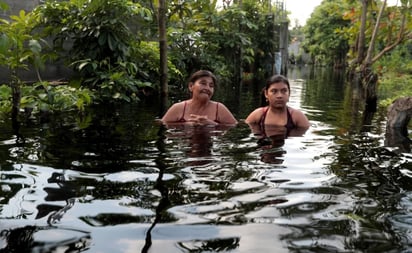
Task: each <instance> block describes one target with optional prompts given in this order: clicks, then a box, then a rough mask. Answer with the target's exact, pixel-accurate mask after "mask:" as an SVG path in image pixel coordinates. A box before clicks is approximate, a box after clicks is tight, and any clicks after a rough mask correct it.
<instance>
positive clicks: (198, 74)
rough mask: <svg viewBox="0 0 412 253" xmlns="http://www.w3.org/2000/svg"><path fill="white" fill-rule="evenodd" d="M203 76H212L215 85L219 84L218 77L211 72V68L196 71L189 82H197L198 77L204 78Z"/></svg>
mask: <svg viewBox="0 0 412 253" xmlns="http://www.w3.org/2000/svg"><path fill="white" fill-rule="evenodd" d="M202 77H211V78H212V80H213V83H214V85H215V88H216V86H217V78H216V76H215V75H214V74H213V73H212V72H210V71H209V70H198V71H196V72H194V73H193V74H192V75H191V76H190V78H189V83H195V82H196V81H197V80H198V79H200V78H202Z"/></svg>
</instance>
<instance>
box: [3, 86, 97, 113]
mask: <svg viewBox="0 0 412 253" xmlns="http://www.w3.org/2000/svg"><path fill="white" fill-rule="evenodd" d="M21 92H22V96H21V100H20V103H21V108H22V109H23V110H25V111H26V112H28V113H29V115H28V116H30V115H38V114H39V113H40V112H48V113H53V112H57V111H59V112H65V111H66V112H67V111H72V110H77V111H84V110H85V108H86V106H88V105H90V104H91V103H92V102H93V97H94V95H93V93H92V92H91V91H90V90H88V89H84V88H79V89H78V88H73V87H70V86H68V85H53V84H50V83H48V82H38V83H35V84H33V85H25V86H23V87H22V89H21ZM10 97H11V88H10V87H9V86H7V85H1V86H0V99H1V100H0V112H1V115H0V117H7V115H8V114H9V113H10V109H11V100H10Z"/></svg>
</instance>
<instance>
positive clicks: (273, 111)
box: [245, 75, 310, 136]
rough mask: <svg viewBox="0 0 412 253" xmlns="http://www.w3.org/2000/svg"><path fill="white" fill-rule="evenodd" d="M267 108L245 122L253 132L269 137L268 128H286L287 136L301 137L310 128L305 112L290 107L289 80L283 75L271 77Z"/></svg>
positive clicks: (267, 83) (250, 116) (267, 92)
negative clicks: (257, 131)
mask: <svg viewBox="0 0 412 253" xmlns="http://www.w3.org/2000/svg"><path fill="white" fill-rule="evenodd" d="M263 92H264V96H265V99H266V102H267V103H268V105H267V106H263V107H259V108H257V109H255V110H254V111H253V112H251V113H250V114H249V116H248V117H247V118H246V120H245V122H246V123H248V124H249V126H251V128H252V130H257V129H258V130H259V131H261V132H262V134H263V135H266V136H270V134H269V135H267V133H265V132H266V128H268V126H276V127H284V128H285V130H286V133H285V134H286V136H290V135H301V134H303V133H305V131H306V130H307V129H308V128H309V126H310V124H309V120H308V118H307V117H306V116H305V114H304V113H303V112H301V111H300V110H298V109H294V108H292V107H289V106H288V105H287V103H288V102H289V97H290V84H289V80H288V79H287V78H286V77H284V76H282V75H274V76H272V77H270V78H269V79H268V80H267V82H266V86H265V88H264V91H263Z"/></svg>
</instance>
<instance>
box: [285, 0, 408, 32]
mask: <svg viewBox="0 0 412 253" xmlns="http://www.w3.org/2000/svg"><path fill="white" fill-rule="evenodd" d="M283 2H284V3H285V5H286V10H288V11H290V14H289V19H290V25H291V26H292V27H293V26H295V20H296V19H297V20H298V22H299V25H301V26H304V25H305V24H306V20H307V19H308V18H309V17H310V14H312V12H313V10H314V9H315V8H316V6H318V5H320V4H321V3H322V0H283ZM399 2H400V1H399V0H388V1H387V3H388V5H395V4H399Z"/></svg>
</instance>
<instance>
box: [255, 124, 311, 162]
mask: <svg viewBox="0 0 412 253" xmlns="http://www.w3.org/2000/svg"><path fill="white" fill-rule="evenodd" d="M249 127H250V128H251V130H252V133H253V134H254V135H255V137H256V138H257V139H258V141H257V143H258V145H259V147H260V148H261V150H262V153H261V160H262V161H263V162H265V163H270V164H282V163H283V157H284V155H285V154H286V150H285V149H284V148H283V146H284V144H285V139H287V138H288V137H290V136H302V135H303V134H304V133H305V132H306V129H300V128H295V129H291V130H288V129H286V127H284V126H274V125H265V126H264V127H263V126H261V125H260V124H250V125H249Z"/></svg>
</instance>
